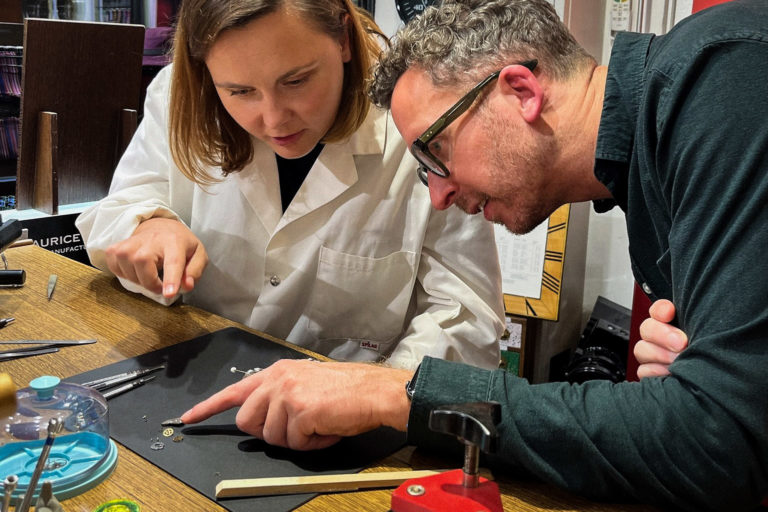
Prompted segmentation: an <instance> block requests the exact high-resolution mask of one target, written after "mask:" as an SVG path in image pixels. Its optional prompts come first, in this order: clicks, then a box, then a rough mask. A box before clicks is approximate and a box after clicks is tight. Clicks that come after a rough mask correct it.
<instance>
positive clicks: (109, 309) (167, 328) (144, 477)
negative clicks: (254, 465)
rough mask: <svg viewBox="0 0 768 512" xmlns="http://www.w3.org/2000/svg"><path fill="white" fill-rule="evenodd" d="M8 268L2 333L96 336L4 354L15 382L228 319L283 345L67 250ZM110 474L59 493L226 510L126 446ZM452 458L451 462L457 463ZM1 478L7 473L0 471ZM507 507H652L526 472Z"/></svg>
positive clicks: (371, 506) (86, 499) (381, 494)
mask: <svg viewBox="0 0 768 512" xmlns="http://www.w3.org/2000/svg"><path fill="white" fill-rule="evenodd" d="M6 256H7V258H8V263H9V268H12V269H24V270H25V271H26V272H27V280H26V284H25V285H24V287H22V288H18V289H3V290H0V317H6V316H11V317H15V318H16V321H15V322H14V323H12V324H11V325H9V326H8V327H6V328H4V329H2V330H0V339H2V340H10V339H86V338H95V339H98V343H95V344H92V345H87V346H81V347H72V348H68V349H63V350H61V351H60V352H58V353H55V354H48V355H42V356H35V357H31V358H25V359H17V360H12V361H6V362H0V372H7V373H9V374H10V375H11V376H12V377H13V379H14V381H15V383H16V385H17V386H19V387H26V386H27V385H28V383H29V381H30V380H31V379H33V378H35V377H38V376H40V375H43V374H48V375H55V376H58V377H61V378H66V377H69V376H72V375H76V374H78V373H81V372H84V371H87V370H91V369H94V368H98V367H101V366H104V365H106V364H110V363H113V362H117V361H121V360H123V359H126V358H130V357H135V356H138V355H140V354H144V353H146V352H149V351H152V350H156V349H159V348H163V347H166V346H169V345H172V344H174V343H179V342H181V341H185V340H188V339H191V338H195V337H197V336H201V335H204V334H206V333H209V332H213V331H217V330H219V329H223V328H225V327H231V326H236V327H240V328H242V329H246V330H249V331H251V332H255V333H257V334H259V335H261V336H264V337H265V338H269V339H271V340H274V341H275V343H283V342H281V341H280V340H277V339H275V338H272V337H270V336H268V335H266V334H264V333H260V332H258V331H254V330H253V329H248V328H247V327H245V326H243V325H241V324H238V323H236V322H232V321H230V320H227V319H225V318H222V317H220V316H217V315H214V314H211V313H207V312H205V311H202V310H200V309H197V308H194V307H190V306H185V305H176V306H172V307H167V308H166V307H163V306H160V305H158V304H156V303H154V302H152V301H150V300H148V299H145V298H143V297H141V296H137V295H134V294H131V293H128V292H126V291H125V290H124V289H123V288H122V287H121V286H120V284H119V283H118V282H117V280H116V279H114V278H112V277H109V276H107V275H106V274H104V273H102V272H99V271H98V270H96V269H94V268H92V267H88V266H86V265H82V264H80V263H78V262H76V261H73V260H70V259H67V258H65V257H63V256H59V255H57V254H54V253H51V252H49V251H46V250H43V249H40V248H39V247H36V246H26V247H17V248H12V249H8V250H7V251H6ZM50 274H57V275H58V283H57V285H56V290H55V292H54V294H53V298H52V300H51V301H48V300H47V298H46V288H47V284H48V277H49V275H50ZM118 450H119V456H118V457H119V458H118V464H117V468H116V469H115V472H114V473H113V474H112V475H111V476H110V477H109V478H108V479H107V480H106V481H104V482H103V483H101V484H100V485H98V486H96V487H95V488H93V489H91V490H89V491H87V492H85V493H83V494H81V495H79V496H76V497H74V498H71V499H68V500H66V501H64V503H63V505H64V507H65V510H66V511H67V512H90V511H92V510H93V509H94V508H96V506H98V505H99V504H101V503H104V502H106V501H109V500H113V499H118V498H127V499H130V500H133V501H135V502H137V503H139V504H140V505H141V509H142V511H143V512H160V511H172V510H173V511H184V512H214V511H225V509H224V508H222V507H220V506H219V505H217V504H216V503H215V502H213V501H211V500H209V499H208V498H207V497H205V496H203V495H202V494H199V493H198V492H197V491H195V490H194V489H192V488H190V487H188V486H187V485H185V484H184V483H183V482H181V481H179V480H177V479H176V478H174V477H172V476H171V475H169V474H167V473H165V472H164V471H162V470H160V469H158V468H157V467H155V466H154V465H152V464H150V463H149V462H147V461H145V460H144V459H143V458H141V457H139V456H138V455H136V454H134V453H133V452H131V451H130V450H128V449H126V448H125V447H123V446H121V445H118ZM460 465H461V461H456V463H455V467H460ZM410 468H414V469H429V468H430V459H429V458H426V457H424V456H421V455H420V454H419V453H418V452H414V451H413V449H411V448H406V449H404V450H402V451H400V452H398V453H397V454H395V455H393V456H391V457H389V458H388V459H386V460H385V461H383V462H382V463H381V466H380V467H376V468H370V470H371V471H384V470H393V471H399V470H405V469H410ZM0 477H3V478H4V477H5V475H0ZM496 479H497V482H498V483H499V485H500V488H501V490H502V494H503V495H502V502H503V504H504V509H505V510H508V511H520V512H538V511H547V512H553V511H560V512H567V511H590V512H591V511H594V512H654V511H655V510H656V509H653V508H651V507H647V506H642V505H627V504H603V503H594V502H591V501H588V500H586V499H584V498H581V497H578V496H574V495H573V494H570V493H567V492H565V491H562V490H559V489H557V488H555V487H553V486H550V485H547V484H543V483H540V482H537V481H532V480H519V479H513V478H509V477H504V476H503V475H496ZM390 495H391V490H376V491H364V492H348V493H336V494H324V495H320V496H318V497H316V498H314V499H313V500H311V501H310V502H308V503H306V504H305V505H303V506H302V507H300V508H299V509H298V510H301V511H303V512H317V511H329V510H331V511H347V510H348V511H382V512H383V511H386V510H389V503H390Z"/></svg>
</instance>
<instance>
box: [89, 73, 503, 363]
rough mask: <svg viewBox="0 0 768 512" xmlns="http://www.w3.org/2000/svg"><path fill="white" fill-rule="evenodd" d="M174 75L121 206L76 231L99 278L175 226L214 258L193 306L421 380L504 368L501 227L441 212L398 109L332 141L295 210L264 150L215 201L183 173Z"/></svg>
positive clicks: (157, 92) (122, 171)
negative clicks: (442, 364)
mask: <svg viewBox="0 0 768 512" xmlns="http://www.w3.org/2000/svg"><path fill="white" fill-rule="evenodd" d="M170 75H171V70H170V66H169V67H167V68H165V69H164V70H162V71H161V72H160V74H159V75H158V77H157V78H156V79H155V80H154V81H153V83H152V84H150V87H149V89H148V91H147V100H146V104H145V112H144V114H145V115H144V119H143V121H142V123H141V125H140V126H139V128H138V130H137V132H136V135H135V136H134V137H133V140H132V141H131V143H130V145H129V146H128V148H127V150H126V152H125V154H124V155H123V157H122V159H121V160H120V163H119V165H118V166H117V169H116V171H115V174H114V178H113V180H112V185H111V188H110V192H109V195H108V196H107V197H106V198H104V199H102V200H101V201H99V202H98V203H97V204H95V205H94V206H92V207H91V208H89V209H88V210H86V211H85V212H83V213H82V215H80V217H79V218H78V219H77V222H76V225H77V227H78V229H79V230H80V232H81V233H82V235H83V239H84V240H85V244H86V249H87V251H88V254H89V256H90V258H91V261H92V262H93V264H94V265H95V266H97V267H99V268H101V269H103V270H106V269H107V267H106V264H105V257H104V250H105V249H106V248H107V247H108V246H110V245H111V244H113V243H115V242H118V241H121V240H124V239H126V238H128V237H129V236H130V235H131V233H132V232H133V231H134V229H135V228H136V226H137V225H138V224H139V223H140V222H141V221H143V220H145V219H149V218H152V217H167V218H173V219H178V220H180V221H182V222H184V223H185V224H186V225H187V226H188V227H189V228H190V229H191V230H192V231H193V232H194V233H195V235H196V236H197V237H198V238H199V239H200V240H201V241H202V243H203V244H204V246H205V248H206V251H207V252H208V256H209V258H210V262H209V264H208V266H207V267H206V269H205V271H204V273H203V276H202V278H201V279H200V280H199V281H198V282H197V283H196V285H195V288H194V290H192V291H191V292H189V293H186V294H184V296H183V300H184V302H185V303H188V304H192V305H195V306H197V307H200V308H202V309H205V310H208V311H211V312H213V313H216V314H218V315H221V316H224V317H226V318H230V319H232V320H235V321H238V322H241V323H244V324H246V325H248V326H250V327H252V328H254V329H258V330H260V331H263V332H266V333H269V334H271V335H272V336H275V337H278V338H282V339H285V340H288V341H290V342H292V343H294V344H297V345H301V346H303V347H306V348H308V349H311V350H313V351H316V352H319V353H321V354H325V355H328V356H330V357H332V358H335V359H339V360H353V361H383V360H385V359H386V361H387V363H388V364H391V365H392V366H396V367H403V368H414V367H415V366H416V365H417V364H418V363H419V361H420V360H421V359H422V357H423V356H424V355H430V356H434V357H440V358H445V359H450V360H455V361H464V362H468V363H471V364H475V365H479V366H483V367H489V368H492V367H496V366H498V362H499V349H498V344H497V340H498V338H499V336H500V334H501V332H502V331H503V329H504V320H503V318H504V316H503V315H504V313H503V304H502V295H501V284H500V283H501V278H500V271H499V265H498V257H497V252H496V246H495V243H494V238H493V230H492V226H491V224H490V223H487V222H485V220H484V219H482V218H481V217H479V216H475V217H470V216H468V215H465V214H464V213H463V212H461V211H459V210H458V209H456V208H451V209H449V210H446V211H437V210H434V209H432V208H431V205H430V201H429V195H428V190H427V188H426V187H424V186H422V185H421V184H420V183H418V181H417V178H416V174H415V172H414V169H415V166H416V164H415V160H413V158H412V157H411V155H410V154H409V153H408V151H407V149H406V145H405V144H404V143H403V141H402V139H401V138H400V136H399V134H398V133H397V131H396V129H395V126H394V123H393V122H392V119H391V118H390V117H389V115H388V114H387V113H386V112H384V111H380V110H373V111H372V112H371V114H370V115H369V116H368V119H367V120H366V121H365V123H364V124H363V126H361V127H360V129H359V130H358V131H357V132H356V133H355V134H354V135H353V136H352V137H351V138H350V139H349V140H348V141H346V142H343V143H338V144H327V145H326V146H325V147H324V148H323V150H322V152H321V153H320V155H319V157H318V159H317V161H316V162H315V164H314V166H313V167H312V169H311V170H310V172H309V174H308V176H307V177H306V180H305V181H304V183H303V184H302V185H301V188H300V189H299V191H298V192H297V193H296V196H295V197H294V199H293V201H292V202H291V204H290V206H289V207H288V209H287V210H286V211H285V213H283V212H282V205H281V201H280V187H279V182H278V172H277V164H276V161H275V154H274V153H273V152H272V151H271V150H270V148H269V147H268V146H267V145H266V144H263V143H262V142H260V141H258V140H255V139H254V147H255V154H254V158H253V160H252V162H251V163H250V164H248V165H247V166H246V167H245V168H244V169H243V170H242V171H240V172H237V173H233V174H231V175H230V176H229V177H227V178H226V179H224V180H223V181H221V182H220V183H217V184H215V185H212V186H209V187H207V188H205V189H204V188H202V187H200V186H198V185H196V184H194V183H193V182H191V181H190V180H188V179H187V178H185V177H184V176H183V175H182V174H181V173H180V172H179V171H178V169H177V168H176V166H175V165H174V163H173V160H172V159H171V156H170V151H169V146H168V128H167V126H168V123H167V119H168V115H167V104H168V102H167V98H168V88H169V79H170ZM121 282H122V284H123V285H124V286H125V287H126V288H127V289H129V290H132V291H136V292H140V293H143V294H144V295H147V296H149V297H152V298H153V299H155V300H157V301H158V302H165V303H168V301H163V299H162V297H160V296H157V295H154V294H152V293H150V292H148V291H147V290H145V289H143V288H142V287H141V286H139V285H136V284H134V283H130V282H128V281H125V280H122V279H121Z"/></svg>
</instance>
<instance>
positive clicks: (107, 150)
mask: <svg viewBox="0 0 768 512" xmlns="http://www.w3.org/2000/svg"><path fill="white" fill-rule="evenodd" d="M143 42H144V27H143V26H141V25H125V24H112V23H89V22H78V21H63V20H47V19H35V18H28V19H26V20H24V63H23V66H24V68H23V75H22V98H21V141H20V148H19V170H18V176H17V199H16V202H17V205H18V206H17V207H18V208H19V209H26V208H32V207H33V204H34V185H35V177H34V174H35V167H36V164H35V160H36V153H37V151H36V147H37V133H38V127H37V123H38V115H39V113H40V112H42V111H50V112H54V113H56V114H57V130H58V157H57V159H56V162H57V175H58V201H59V204H73V203H82V202H86V201H94V200H97V199H101V198H102V197H104V196H105V195H106V193H107V191H108V189H109V183H110V181H111V179H112V173H113V171H114V167H115V164H116V162H117V159H118V158H119V153H120V151H121V150H122V146H123V144H122V139H123V137H124V135H123V131H122V122H123V121H122V119H123V118H122V116H123V114H122V111H123V109H133V110H137V109H138V107H139V96H140V85H141V58H142V51H143Z"/></svg>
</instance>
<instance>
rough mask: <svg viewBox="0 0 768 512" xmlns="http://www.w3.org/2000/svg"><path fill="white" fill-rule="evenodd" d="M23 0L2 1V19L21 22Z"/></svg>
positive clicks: (0, 19)
mask: <svg viewBox="0 0 768 512" xmlns="http://www.w3.org/2000/svg"><path fill="white" fill-rule="evenodd" d="M21 18H22V15H21V0H3V1H2V2H0V21H7V22H11V23H21Z"/></svg>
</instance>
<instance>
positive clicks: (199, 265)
mask: <svg viewBox="0 0 768 512" xmlns="http://www.w3.org/2000/svg"><path fill="white" fill-rule="evenodd" d="M106 260H107V266H108V267H109V270H111V271H112V273H113V274H115V275H116V276H117V277H122V278H124V279H127V280H129V281H131V282H134V283H136V284H139V285H141V286H143V287H144V288H146V289H147V290H149V291H151V292H152V293H157V294H160V293H162V294H163V296H164V297H167V298H170V297H173V296H174V295H176V294H177V293H179V292H180V291H185V292H188V291H190V290H192V289H193V288H194V287H195V282H196V281H197V280H198V279H199V278H200V276H201V275H202V273H203V270H204V269H205V267H206V265H207V264H208V254H207V253H206V251H205V247H203V244H202V242H200V240H199V239H198V238H197V237H196V236H195V235H194V233H192V231H191V230H190V229H189V228H187V227H186V226H185V225H184V224H183V223H181V222H179V221H177V220H174V219H165V218H153V219H148V220H145V221H144V222H142V223H141V224H139V226H138V227H137V228H136V230H135V231H134V232H133V234H132V235H131V236H130V237H129V238H128V239H127V240H123V241H122V242H118V243H116V244H113V245H111V246H109V247H107V250H106Z"/></svg>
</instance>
